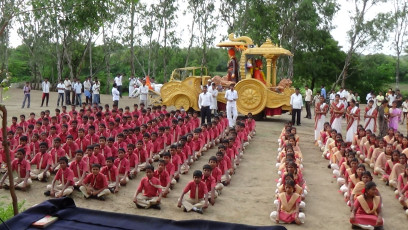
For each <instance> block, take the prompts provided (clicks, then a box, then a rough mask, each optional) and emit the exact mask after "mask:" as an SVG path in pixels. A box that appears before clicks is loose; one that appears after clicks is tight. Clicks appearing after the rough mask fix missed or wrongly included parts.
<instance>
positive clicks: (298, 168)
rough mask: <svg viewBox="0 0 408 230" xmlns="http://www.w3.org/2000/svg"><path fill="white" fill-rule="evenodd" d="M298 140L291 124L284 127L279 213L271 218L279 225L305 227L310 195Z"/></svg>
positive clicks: (279, 171) (278, 186) (278, 189)
mask: <svg viewBox="0 0 408 230" xmlns="http://www.w3.org/2000/svg"><path fill="white" fill-rule="evenodd" d="M299 141H300V139H299V136H298V135H297V134H296V128H295V127H293V126H292V123H291V122H288V123H287V124H285V126H284V128H283V129H282V132H281V134H280V136H279V139H278V143H279V148H278V156H277V163H276V167H277V168H278V175H279V177H280V178H279V179H278V181H277V182H278V183H277V189H276V198H277V199H276V200H275V201H274V204H275V205H276V208H277V210H276V211H273V212H272V213H271V215H270V218H271V220H272V221H274V222H276V223H278V224H279V223H287V224H290V223H296V224H298V225H299V224H303V223H304V221H305V218H306V216H305V214H304V212H303V209H305V206H306V204H305V202H304V200H305V197H306V195H307V193H308V188H307V185H306V180H305V179H304V178H303V174H302V170H303V164H302V160H303V155H302V151H301V150H300V144H299Z"/></svg>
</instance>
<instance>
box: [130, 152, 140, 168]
mask: <svg viewBox="0 0 408 230" xmlns="http://www.w3.org/2000/svg"><path fill="white" fill-rule="evenodd" d="M128 159H129V166H130V167H131V168H134V167H137V166H138V165H139V156H138V154H135V153H134V152H133V153H132V154H130V155H129V156H128Z"/></svg>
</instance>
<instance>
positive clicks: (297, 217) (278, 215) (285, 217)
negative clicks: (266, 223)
mask: <svg viewBox="0 0 408 230" xmlns="http://www.w3.org/2000/svg"><path fill="white" fill-rule="evenodd" d="M294 190H295V182H294V181H287V182H286V184H285V192H282V193H280V194H279V195H278V209H277V211H273V212H272V213H271V215H270V218H271V220H272V221H275V222H276V223H277V224H279V223H288V224H290V223H296V224H298V225H299V224H302V223H304V220H305V214H304V213H302V212H299V205H300V202H301V197H300V195H299V194H298V193H294Z"/></svg>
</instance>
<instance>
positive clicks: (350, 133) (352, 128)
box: [346, 106, 358, 142]
mask: <svg viewBox="0 0 408 230" xmlns="http://www.w3.org/2000/svg"><path fill="white" fill-rule="evenodd" d="M357 110H358V107H357V106H354V108H352V109H351V111H350V116H352V115H354V114H355V113H356V111H357ZM350 119H353V123H352V124H351V125H350V126H349V125H348V124H347V126H349V127H347V128H348V129H347V134H346V142H353V138H354V135H355V134H356V133H357V126H358V119H357V118H354V117H351V118H350Z"/></svg>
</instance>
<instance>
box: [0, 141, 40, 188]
mask: <svg viewBox="0 0 408 230" xmlns="http://www.w3.org/2000/svg"><path fill="white" fill-rule="evenodd" d="M15 156H16V158H15V159H14V160H13V161H12V162H11V170H12V171H13V172H15V173H16V174H17V177H15V178H14V181H13V183H14V187H15V188H16V189H20V190H23V191H25V190H26V189H27V188H29V187H30V185H31V184H32V181H31V178H30V170H31V166H30V163H29V162H28V161H27V160H26V159H25V150H24V149H22V148H20V149H17V152H16V154H15ZM7 177H8V170H6V172H5V174H4V176H3V178H2V179H1V181H0V189H1V188H6V189H7V188H9V187H10V182H9V180H6V179H7Z"/></svg>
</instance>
